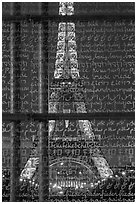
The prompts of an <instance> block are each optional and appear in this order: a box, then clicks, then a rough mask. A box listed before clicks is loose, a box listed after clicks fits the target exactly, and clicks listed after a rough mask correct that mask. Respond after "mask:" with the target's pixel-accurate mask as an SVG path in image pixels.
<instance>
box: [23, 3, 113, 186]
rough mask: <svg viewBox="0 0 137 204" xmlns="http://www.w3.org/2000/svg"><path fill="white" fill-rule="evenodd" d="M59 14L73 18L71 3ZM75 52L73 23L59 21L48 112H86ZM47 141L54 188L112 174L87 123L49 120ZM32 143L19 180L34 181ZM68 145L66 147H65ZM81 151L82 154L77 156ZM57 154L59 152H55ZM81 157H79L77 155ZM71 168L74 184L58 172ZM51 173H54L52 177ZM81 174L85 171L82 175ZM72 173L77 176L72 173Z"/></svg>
mask: <svg viewBox="0 0 137 204" xmlns="http://www.w3.org/2000/svg"><path fill="white" fill-rule="evenodd" d="M59 15H64V16H65V15H74V4H73V2H62V3H59ZM76 50H77V47H76V37H75V24H74V23H73V22H60V23H59V26H58V42H57V52H56V62H55V71H54V77H53V81H52V83H51V85H50V88H49V110H48V111H49V113H86V112H87V108H86V99H85V91H84V86H83V83H82V80H81V78H80V73H79V69H78V60H77V51H76ZM70 132H71V135H70ZM49 140H50V150H49V152H50V153H49V155H50V158H49V163H50V175H51V177H54V178H52V179H51V180H54V181H53V183H54V187H55V186H56V187H57V186H58V187H60V188H63V187H75V188H79V187H80V188H83V186H84V185H87V180H85V181H84V180H82V179H83V178H86V174H88V177H89V181H88V183H89V185H90V184H91V186H94V184H96V183H98V181H100V180H102V179H107V178H108V177H111V176H112V175H113V171H112V170H111V169H110V167H109V165H108V163H107V161H106V159H105V158H104V156H103V154H102V153H101V150H100V148H99V145H98V141H97V139H96V137H95V134H94V132H93V128H92V125H91V122H90V121H89V120H77V121H69V120H62V121H56V120H50V121H49ZM33 144H34V148H33V149H32V154H31V156H30V158H29V160H28V161H27V163H26V165H25V167H24V169H23V170H22V172H21V175H20V180H21V181H23V180H32V179H33V180H35V179H34V178H35V175H36V171H37V168H38V165H39V155H38V150H37V149H38V138H35V141H33ZM68 144H69V148H67V146H68ZM83 149H84V151H85V152H86V153H81V152H82V151H83ZM54 150H55V151H54ZM58 150H59V151H58ZM56 151H57V152H58V153H56ZM60 151H61V153H59V152H60ZM77 152H78V153H77ZM81 154H83V155H82V156H81ZM68 167H69V168H68ZM74 167H76V169H75V170H77V171H78V175H79V176H80V177H81V181H80V180H79V179H78V181H74V177H75V180H76V177H78V176H76V175H75V176H72V171H71V173H70V174H71V175H68V174H67V173H66V174H67V175H66V178H65V177H64V176H63V175H62V174H61V173H60V172H61V169H65V170H66V171H67V170H68V169H72V170H74ZM57 169H58V170H57ZM82 169H83V170H82ZM57 171H60V172H57ZM52 172H54V176H53V173H52ZM82 172H83V175H82ZM84 172H86V173H85V175H84ZM58 173H60V175H58ZM75 174H77V172H76V171H75ZM72 177H73V178H72ZM62 178H64V180H63V179H62ZM55 181H56V182H55Z"/></svg>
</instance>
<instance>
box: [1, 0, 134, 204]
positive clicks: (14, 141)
mask: <svg viewBox="0 0 137 204" xmlns="http://www.w3.org/2000/svg"><path fill="white" fill-rule="evenodd" d="M45 5H46V6H47V7H48V3H45ZM12 7H13V8H14V11H15V10H16V11H17V12H16V14H15V15H14V14H12V11H11V15H6V16H3V19H2V20H3V21H9V22H11V26H15V27H16V26H18V27H19V26H20V22H21V21H24V20H25V21H28V22H31V21H34V22H35V21H38V22H40V23H41V25H42V26H47V28H48V21H49V20H51V21H56V22H60V21H62V20H63V21H67V22H68V21H78V20H80V21H87V20H91V18H92V19H98V18H99V19H102V18H103V19H104V18H106V17H107V19H108V17H109V19H112V20H114V19H121V18H123V17H126V18H127V19H131V18H132V19H134V18H135V16H134V15H129V14H125V15H122V16H120V15H118V16H115V14H114V15H113V14H112V15H111V16H110V15H109V16H106V15H105V16H104V15H103V16H102V15H92V16H85V15H82V16H65V17H63V16H55V15H52V16H50V15H47V14H45V15H44V14H42V15H35V16H32V15H31V16H30V15H23V16H22V15H20V3H19V4H18V3H13V5H12ZM11 35H12V36H11V43H13V42H12V40H13V38H14V34H11ZM44 37H45V38H46V39H47V36H44ZM19 40H20V39H19ZM16 48H17V50H18V51H19V47H16ZM11 57H12V60H13V61H16V62H19V59H17V57H16V53H11ZM46 59H47V63H48V53H47V56H46ZM17 66H18V65H17ZM41 69H42V67H41ZM44 70H45V74H47V76H48V70H47V69H45V68H44ZM18 71H19V70H18ZM13 72H15V70H13V67H12V68H11V82H12V83H11V100H12V103H11V104H12V105H13V106H12V107H11V113H3V115H2V119H3V121H12V124H11V127H12V129H11V130H12V131H11V168H10V170H11V177H10V180H11V190H10V201H11V202H15V201H17V200H18V198H17V196H18V195H17V189H18V185H19V172H20V171H19V170H20V167H19V164H20V159H19V158H20V155H19V150H20V135H19V134H17V132H15V129H16V128H15V126H16V125H17V124H18V125H19V123H20V121H22V120H38V121H40V125H39V133H40V134H39V135H40V165H39V182H40V189H39V201H48V189H49V187H48V159H47V158H48V149H47V147H48V130H47V131H46V132H47V133H46V136H45V135H43V134H42V131H41V128H42V127H43V126H46V127H47V125H46V124H47V123H48V120H52V119H73V120H78V119H84V120H85V119H88V120H92V119H97V120H98V119H101V120H109V119H114V120H120V119H126V120H135V113H134V112H130V113H129V112H125V113H114V112H111V113H104V112H101V113H81V114H77V113H76V114H73V113H71V114H67V113H65V114H50V113H48V97H46V98H47V111H46V113H42V112H40V113H38V114H31V113H30V114H24V113H17V112H16V111H18V112H19V107H15V104H14V101H15V100H16V98H15V94H14V93H15V92H16V91H17V90H16V87H17V86H19V83H18V81H17V78H16V73H13ZM40 78H41V76H39V79H40ZM14 81H15V83H14ZM45 88H46V89H47V94H48V83H46V87H45ZM18 94H19V93H18ZM47 96H48V95H47ZM44 134H45V133H44ZM45 192H47V193H45Z"/></svg>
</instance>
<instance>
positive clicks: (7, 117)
mask: <svg viewBox="0 0 137 204" xmlns="http://www.w3.org/2000/svg"><path fill="white" fill-rule="evenodd" d="M63 119H64V120H94V119H96V120H108V119H113V120H121V119H122V120H123V119H125V120H135V113H134V112H125V113H122V112H109V113H104V112H100V113H64V114H63V113H57V114H56V113H47V114H46V113H45V114H43V113H32V114H31V113H29V114H27V113H26V114H25V113H14V114H10V113H3V114H2V120H3V121H24V120H38V121H45V120H63Z"/></svg>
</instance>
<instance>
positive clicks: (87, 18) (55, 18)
mask: <svg viewBox="0 0 137 204" xmlns="http://www.w3.org/2000/svg"><path fill="white" fill-rule="evenodd" d="M104 18H106V19H108V20H119V19H123V18H126V19H135V15H134V14H132V15H130V14H120V15H118V14H113V13H112V14H111V15H110V14H109V15H108V14H103V15H102V14H100V15H95V14H92V15H72V16H59V15H18V16H12V15H6V16H2V20H3V21H10V22H20V21H36V22H40V21H42V22H44V21H45V22H47V21H49V20H50V21H57V22H62V21H67V22H69V21H74V22H77V21H91V20H94V19H95V20H102V19H104Z"/></svg>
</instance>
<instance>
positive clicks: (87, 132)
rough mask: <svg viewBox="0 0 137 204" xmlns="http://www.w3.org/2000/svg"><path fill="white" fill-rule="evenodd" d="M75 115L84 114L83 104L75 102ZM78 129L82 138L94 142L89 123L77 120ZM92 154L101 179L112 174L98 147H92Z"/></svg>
mask: <svg viewBox="0 0 137 204" xmlns="http://www.w3.org/2000/svg"><path fill="white" fill-rule="evenodd" d="M76 109H77V113H86V107H85V103H84V102H79V103H78V102H77V103H76ZM78 122H79V127H80V129H81V131H82V132H84V136H85V137H86V138H87V139H92V141H93V142H94V140H95V135H94V133H93V129H92V127H91V123H90V122H89V121H88V120H79V121H78ZM91 152H92V159H93V161H94V164H95V166H96V167H97V169H98V171H99V173H100V176H101V178H103V179H105V178H107V177H109V176H111V175H112V174H113V172H112V170H111V169H110V167H109V165H108V163H107V161H106V159H105V158H104V157H103V155H102V154H101V151H100V149H99V147H97V146H96V144H95V145H93V150H92V151H91Z"/></svg>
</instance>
